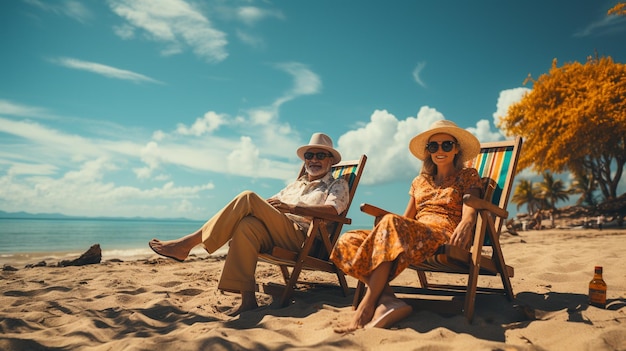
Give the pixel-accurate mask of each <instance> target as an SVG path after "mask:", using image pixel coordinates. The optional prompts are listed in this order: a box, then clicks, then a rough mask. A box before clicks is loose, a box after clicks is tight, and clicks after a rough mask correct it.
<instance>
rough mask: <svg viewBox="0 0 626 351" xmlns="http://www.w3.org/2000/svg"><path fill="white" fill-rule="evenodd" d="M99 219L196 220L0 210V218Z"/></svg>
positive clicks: (187, 219)
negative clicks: (86, 215)
mask: <svg viewBox="0 0 626 351" xmlns="http://www.w3.org/2000/svg"><path fill="white" fill-rule="evenodd" d="M3 218H4V219H101V220H121V221H193V222H197V220H193V219H189V218H183V217H179V218H154V217H85V216H67V215H64V214H60V213H28V212H24V211H20V212H5V211H0V219H3Z"/></svg>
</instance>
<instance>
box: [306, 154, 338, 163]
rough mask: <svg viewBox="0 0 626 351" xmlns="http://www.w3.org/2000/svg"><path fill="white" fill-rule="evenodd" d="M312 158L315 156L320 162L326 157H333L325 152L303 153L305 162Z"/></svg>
mask: <svg viewBox="0 0 626 351" xmlns="http://www.w3.org/2000/svg"><path fill="white" fill-rule="evenodd" d="M313 156H315V157H316V158H317V159H318V160H320V161H321V160H323V159H325V158H326V157H333V155H332V154H327V153H325V152H305V153H304V159H305V160H312V159H313Z"/></svg>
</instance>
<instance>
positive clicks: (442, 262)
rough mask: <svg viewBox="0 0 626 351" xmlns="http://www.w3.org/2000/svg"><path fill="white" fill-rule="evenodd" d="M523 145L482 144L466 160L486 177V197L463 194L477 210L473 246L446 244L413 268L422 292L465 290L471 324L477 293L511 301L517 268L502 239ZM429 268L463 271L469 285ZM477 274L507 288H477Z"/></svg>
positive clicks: (366, 209) (368, 207)
mask: <svg viewBox="0 0 626 351" xmlns="http://www.w3.org/2000/svg"><path fill="white" fill-rule="evenodd" d="M521 147H522V139H521V138H520V137H518V138H516V139H515V140H510V141H501V142H492V143H483V144H481V151H480V153H479V154H478V156H477V157H476V158H475V159H474V160H472V161H470V162H469V163H468V166H469V167H474V168H476V170H478V174H479V175H480V177H481V178H482V181H483V195H482V198H477V197H474V196H471V195H465V196H464V198H463V202H464V203H465V204H467V205H469V206H471V207H473V208H475V209H477V210H478V218H477V222H476V229H475V232H474V238H473V242H472V245H471V248H470V249H469V250H465V249H462V248H459V247H456V246H452V245H448V244H446V245H443V246H442V247H440V248H439V250H438V251H437V253H436V254H435V255H433V256H432V257H430V258H428V259H427V260H426V261H425V262H423V263H422V264H420V265H417V266H410V267H409V268H411V269H414V270H416V271H417V275H418V278H419V281H420V285H421V287H422V289H420V290H422V291H426V292H429V291H430V292H431V293H436V294H441V293H445V292H457V293H458V292H461V293H463V294H464V295H465V296H464V305H463V313H464V315H465V317H466V318H467V320H468V321H469V322H471V321H472V319H473V315H474V305H475V300H476V293H477V291H480V292H485V293H504V294H506V296H507V297H508V299H509V300H513V288H512V287H511V281H510V279H509V278H510V277H513V274H514V269H513V267H511V266H507V265H506V264H505V262H504V256H503V254H502V249H501V247H500V240H499V239H500V230H501V228H502V224H503V223H504V221H505V220H506V218H507V217H508V211H507V210H506V207H507V203H508V200H509V194H510V192H511V188H512V185H513V179H514V176H515V171H516V167H517V161H518V158H519V153H520V150H521ZM361 210H362V211H363V212H366V213H369V214H371V215H373V216H377V217H378V218H380V217H382V215H384V214H385V213H386V211H384V210H381V209H379V208H376V207H374V206H371V205H367V204H364V205H362V206H361ZM484 246H491V253H487V252H484V251H488V250H483V247H484ZM425 272H442V273H456V274H464V275H466V276H467V285H466V286H460V285H441V284H439V285H437V284H430V283H429V282H428V280H427V278H426V274H425ZM479 275H491V276H496V275H500V277H501V280H502V286H503V288H502V289H493V288H491V289H488V288H480V290H479V288H478V286H477V285H478V276H479ZM364 288H365V285H364V284H363V283H361V282H359V285H358V286H357V289H356V292H355V297H354V301H353V305H354V306H355V307H356V306H358V303H359V302H360V300H361V299H362V296H363V292H364ZM394 289H395V287H394Z"/></svg>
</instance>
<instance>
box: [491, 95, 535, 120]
mask: <svg viewBox="0 0 626 351" xmlns="http://www.w3.org/2000/svg"><path fill="white" fill-rule="evenodd" d="M528 92H530V89H528V88H523V87H520V88H513V89H507V90H503V91H501V92H500V95H499V96H498V102H497V103H496V112H494V113H493V124H494V125H496V126H497V125H498V124H499V123H500V119H501V118H502V117H504V116H506V115H507V113H508V110H509V106H511V105H513V104H515V103H517V102H519V101H520V100H522V98H523V97H524V95H525V94H527V93H528Z"/></svg>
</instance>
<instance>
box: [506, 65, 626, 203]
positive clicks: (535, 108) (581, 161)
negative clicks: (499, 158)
mask: <svg viewBox="0 0 626 351" xmlns="http://www.w3.org/2000/svg"><path fill="white" fill-rule="evenodd" d="M527 81H530V82H532V84H533V87H532V90H531V91H530V92H528V93H527V94H526V95H525V96H524V97H523V98H522V100H521V101H519V102H518V103H516V104H513V105H511V106H510V107H509V110H508V112H507V115H506V116H504V117H503V118H502V119H501V120H500V123H499V127H501V128H502V129H503V131H504V132H505V133H506V134H508V135H520V136H522V137H523V138H524V139H525V140H524V148H523V150H522V154H521V156H520V160H519V166H520V167H519V168H518V169H519V170H521V169H524V168H526V167H532V169H533V170H534V171H536V172H538V173H543V172H545V171H551V172H554V173H561V172H564V171H570V172H572V173H574V175H577V176H585V177H590V178H592V179H593V181H594V183H595V184H596V185H597V188H598V189H599V190H600V191H601V192H602V195H603V197H604V199H605V200H610V199H615V198H616V197H617V194H616V192H617V186H618V184H619V181H620V179H621V177H622V173H623V171H624V164H625V163H626V65H624V64H621V63H615V62H613V59H611V57H601V58H597V57H596V58H592V57H590V58H588V60H587V62H586V63H585V64H581V63H579V62H573V63H566V64H564V65H563V66H561V67H558V66H557V61H556V59H555V60H553V62H552V68H551V69H550V71H549V73H548V74H543V75H541V76H540V77H539V78H538V79H536V80H534V79H532V78H531V77H529V78H528V79H527Z"/></svg>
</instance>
